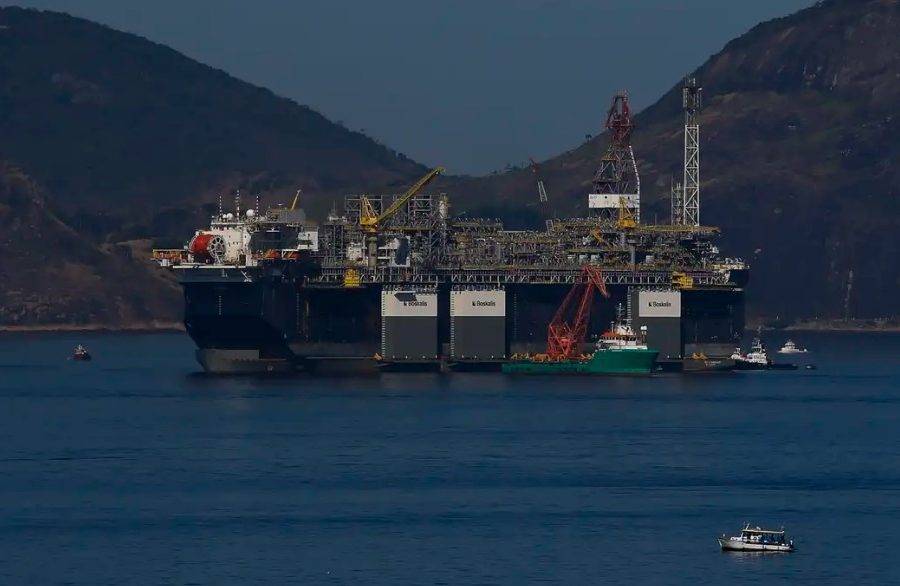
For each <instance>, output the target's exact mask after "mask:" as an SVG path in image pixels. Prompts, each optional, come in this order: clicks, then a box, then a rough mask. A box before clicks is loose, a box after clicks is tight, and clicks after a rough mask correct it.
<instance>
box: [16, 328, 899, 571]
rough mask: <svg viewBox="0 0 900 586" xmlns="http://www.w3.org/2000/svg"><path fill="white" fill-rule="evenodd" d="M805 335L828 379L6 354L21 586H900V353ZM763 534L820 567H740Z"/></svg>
mask: <svg viewBox="0 0 900 586" xmlns="http://www.w3.org/2000/svg"><path fill="white" fill-rule="evenodd" d="M797 338H798V339H799V340H800V341H801V342H803V343H805V344H807V345H808V346H810V347H811V348H812V349H813V350H814V351H815V353H814V354H812V356H811V358H812V359H813V360H814V361H815V362H816V363H817V364H818V366H819V369H818V370H815V371H801V372H768V373H747V374H735V375H730V376H729V375H726V376H709V375H707V376H693V377H682V376H674V375H673V376H658V377H653V378H581V379H573V378H509V377H505V376H503V375H499V374H480V375H479V374H460V375H453V376H439V375H430V374H410V375H403V374H389V375H382V376H381V377H370V378H324V379H323V378H317V379H314V378H308V377H298V378H293V379H275V380H259V379H252V378H232V379H227V378H211V377H206V376H202V375H198V374H196V373H197V371H198V367H197V365H196V364H195V363H194V361H193V346H192V344H191V343H190V341H189V340H188V339H187V338H186V337H185V336H183V335H178V334H158V335H6V336H0V438H2V441H0V460H2V467H3V470H2V475H0V496H2V500H0V508H2V515H0V583H3V584H23V583H32V584H52V583H75V584H120V583H153V584H156V583H177V584H185V583H209V584H229V583H230V584H246V583H253V582H266V583H275V584H277V583H307V584H348V583H356V584H524V583H531V582H544V583H559V584H601V583H610V584H615V583H618V584H625V583H633V584H653V583H666V584H695V583H705V584H767V583H770V582H784V581H791V582H798V581H801V580H802V581H803V582H815V583H817V584H847V583H848V582H851V581H852V583H854V584H889V583H898V582H900V569H898V566H900V564H898V562H897V557H896V537H895V535H896V534H897V532H898V530H900V382H898V381H900V359H898V357H900V336H896V335H802V336H797ZM782 341H783V337H782V336H779V337H778V339H777V340H775V339H773V340H771V342H772V343H773V344H775V343H780V342H782ZM77 342H84V343H86V344H87V345H88V346H89V347H90V348H91V350H92V351H93V353H94V355H95V361H94V362H92V363H87V364H85V363H74V362H71V361H67V360H66V357H67V356H68V354H69V353H70V351H71V349H72V347H73V346H74V345H75V343H77ZM744 521H752V522H754V523H759V524H763V525H775V526H780V525H782V524H784V525H785V526H786V527H787V528H788V530H789V532H790V534H791V535H792V536H793V537H794V539H795V543H797V544H798V551H797V552H796V553H794V554H791V555H771V554H770V555H763V556H760V555H741V554H724V553H721V552H720V551H719V550H718V546H717V544H716V541H715V537H716V536H717V535H719V534H721V533H722V532H729V533H730V532H733V531H735V530H736V529H738V528H739V526H740V525H741V524H742V523H743V522H744Z"/></svg>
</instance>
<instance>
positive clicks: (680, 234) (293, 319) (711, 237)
mask: <svg viewBox="0 0 900 586" xmlns="http://www.w3.org/2000/svg"><path fill="white" fill-rule="evenodd" d="M695 89H696V88H695ZM692 91H693V90H692ZM696 91H697V92H699V89H696ZM685 95H688V94H687V93H686V94H685ZM692 95H693V94H692ZM697 96H699V93H697ZM692 103H694V102H692ZM696 105H697V106H698V107H699V97H698V98H697V101H696ZM693 120H694V121H696V119H695V118H694V119H693ZM607 126H608V128H609V129H610V131H611V136H610V148H609V149H608V150H607V153H606V154H605V155H604V158H603V161H601V165H600V170H599V171H598V173H597V176H596V177H595V181H594V190H593V191H595V192H596V191H600V190H602V191H603V193H601V194H597V193H592V194H590V196H589V203H590V202H593V201H595V200H596V198H595V196H597V195H602V196H603V201H604V205H605V206H606V207H603V208H600V209H601V210H602V211H603V212H604V213H601V214H599V215H598V214H597V213H596V209H597V208H595V207H592V206H591V205H589V206H588V209H589V210H590V212H589V213H588V214H587V215H586V216H584V217H575V218H556V219H549V220H548V221H547V222H546V226H545V227H544V228H543V229H536V230H507V229H505V227H504V226H503V223H502V222H501V221H499V220H494V219H479V218H476V219H467V218H456V217H453V215H452V214H451V201H450V198H449V197H448V196H447V195H446V194H443V193H424V192H422V191H421V188H422V187H423V186H424V185H426V184H427V183H428V181H430V180H431V179H432V178H433V177H434V176H435V175H436V174H437V173H439V172H440V169H436V170H434V171H432V172H431V173H429V174H428V175H426V176H425V177H423V178H422V179H421V180H420V181H419V182H418V183H416V184H415V185H414V186H413V187H412V188H410V190H408V191H407V192H406V193H404V194H402V195H396V194H384V195H377V194H354V195H348V196H346V197H345V198H344V202H343V207H342V210H341V211H340V212H338V211H336V210H335V211H333V212H332V213H331V214H329V215H328V217H327V218H326V219H325V220H324V221H322V222H319V223H314V222H311V221H309V220H308V219H307V218H306V217H305V215H304V214H303V212H302V210H299V209H295V206H294V205H292V206H291V207H290V208H274V209H271V210H269V211H267V212H266V213H264V214H263V213H260V212H259V210H258V209H250V210H246V211H245V212H243V213H240V212H239V208H238V206H239V205H240V203H239V201H237V202H236V204H235V208H236V209H235V212H234V213H225V212H224V211H222V210H220V212H219V213H218V214H217V216H216V217H215V218H214V219H213V221H212V222H211V224H210V227H209V228H207V229H204V230H198V231H197V233H196V234H195V235H194V237H193V238H192V239H191V241H190V242H189V243H188V245H187V246H186V247H185V249H184V250H177V251H157V252H156V256H157V259H158V260H159V261H160V262H161V264H164V265H166V266H169V267H171V268H173V269H174V270H175V271H176V272H178V274H179V276H180V280H181V282H182V284H183V286H184V287H185V299H186V303H187V310H186V318H185V322H186V326H187V328H188V332H189V333H190V334H191V335H192V337H194V339H195V341H197V343H198V346H199V347H200V354H199V357H200V361H201V363H203V365H204V367H205V368H207V369H208V370H214V371H219V370H236V371H242V370H257V369H260V368H263V367H264V368H265V369H271V368H279V369H280V368H293V367H296V366H300V367H304V366H306V367H311V366H312V365H314V364H317V363H321V362H330V361H334V360H362V361H368V362H372V363H381V364H384V363H393V364H396V363H403V362H411V363H428V364H432V363H446V362H448V361H451V362H461V361H463V362H466V363H467V364H472V363H480V362H489V363H496V362H497V361H502V360H503V357H505V356H508V355H510V354H511V353H519V352H523V351H524V352H528V351H532V350H536V349H538V348H541V349H542V348H543V347H544V346H545V342H546V332H547V325H548V324H549V323H550V321H551V320H552V318H553V314H554V312H555V310H556V308H557V307H558V306H559V304H560V300H561V299H562V298H563V297H564V296H565V295H566V293H567V292H568V291H569V290H570V289H571V285H573V284H577V283H582V282H584V279H585V277H584V275H586V274H587V275H594V276H595V277H594V278H598V279H599V278H602V282H600V283H597V284H596V285H597V286H598V287H602V288H604V289H608V290H609V291H610V293H611V294H612V295H613V297H616V298H617V299H618V301H620V302H622V303H623V304H625V305H627V307H628V308H629V309H630V308H631V307H632V306H633V305H636V308H635V318H636V319H639V318H642V319H645V321H646V320H649V322H648V323H650V324H651V326H650V330H649V331H650V338H651V339H652V338H653V336H654V335H658V336H663V335H664V336H665V339H663V338H660V340H659V345H664V346H666V347H667V348H668V350H667V353H666V356H667V357H668V358H670V359H672V360H678V359H681V358H683V357H684V356H685V355H686V353H687V351H688V350H699V351H701V352H706V353H707V354H709V353H712V354H714V353H716V352H719V351H722V352H724V351H730V350H731V346H732V344H733V342H734V341H735V339H736V338H739V337H740V335H741V334H742V333H743V290H742V287H743V284H744V281H745V280H746V274H747V273H746V267H745V265H744V264H743V262H741V261H740V260H736V259H723V258H721V256H720V255H719V251H718V248H717V247H716V245H715V239H716V238H717V236H718V229H716V228H714V227H706V226H702V225H700V224H699V222H698V221H696V219H698V212H697V213H694V215H690V214H689V213H688V210H687V207H686V206H687V200H685V208H684V213H685V217H684V218H683V220H684V221H676V220H678V219H676V218H673V221H672V223H671V224H666V225H647V224H642V223H641V222H640V221H639V220H640V216H639V213H638V210H639V201H640V200H639V189H640V188H639V182H638V181H637V168H636V164H635V162H634V155H633V152H632V150H631V146H630V136H631V130H632V128H633V123H632V122H631V119H630V113H629V111H628V107H627V97H626V96H625V94H624V93H623V94H619V95H617V96H616V98H614V101H613V105H612V107H611V108H610V111H609V113H608V117H607ZM687 128H688V127H687V126H686V133H687ZM694 136H696V135H694ZM686 141H687V138H686ZM687 144H688V143H687V142H686V145H687ZM685 157H686V159H685V169H686V174H687V169H688V159H690V161H699V153H694V152H691V153H689V152H688V149H687V148H686V149H685ZM691 164H693V163H691ZM692 177H694V178H696V179H698V178H699V176H698V175H692ZM685 182H686V184H687V182H688V178H687V175H686V179H685ZM685 193H687V192H685ZM692 193H694V192H692ZM696 195H697V197H699V187H697V191H696ZM692 197H693V196H692ZM692 201H693V200H692ZM696 202H697V206H699V200H698V199H697V200H696ZM674 208H675V204H674V203H673V209H674ZM679 209H681V208H680V206H679ZM607 212H608V213H607ZM689 217H690V218H695V220H693V221H691V222H688V221H687V220H688V218H689ZM585 267H596V268H597V269H602V271H601V270H585ZM600 275H602V277H601V276H600ZM644 292H648V293H653V295H644ZM644 305H646V307H644ZM676 313H677V315H675V314H676ZM629 317H630V316H629ZM596 319H602V318H599V317H598V318H596ZM498 320H499V321H498ZM654 320H655V321H654ZM672 320H675V321H672ZM595 321H596V320H595ZM642 323H644V322H642ZM487 324H491V325H490V328H491V330H490V331H488V330H487V329H485V328H488V325H487ZM498 324H500V325H498ZM504 324H505V325H504ZM654 324H655V325H654ZM498 327H499V328H500V329H501V330H504V331H502V332H501V334H502V335H500V336H499V337H498V336H497V332H496V329H497V328H498ZM585 327H586V328H588V330H592V329H595V328H596V327H597V324H596V323H594V325H593V326H591V327H589V326H588V325H585ZM479 328H482V329H481V330H479ZM479 331H481V333H482V334H483V335H480V334H479V333H478V332H479ZM473 332H474V333H473ZM588 333H591V332H588ZM593 333H596V332H593ZM457 334H458V335H457ZM398 336H399V337H398ZM479 338H480V339H482V340H487V339H490V340H495V341H494V342H491V343H490V344H482V345H481V346H479V345H478V343H477V342H475V341H473V342H461V340H478V339H479ZM670 338H672V339H670ZM675 338H677V339H675ZM460 344H462V345H463V346H465V344H471V345H472V346H471V347H460ZM419 349H423V350H422V351H421V352H420V351H419ZM479 356H481V358H479ZM485 356H489V357H490V358H489V359H488V358H484V357H485ZM223 357H224V358H223ZM460 357H465V360H463V359H462V358H460Z"/></svg>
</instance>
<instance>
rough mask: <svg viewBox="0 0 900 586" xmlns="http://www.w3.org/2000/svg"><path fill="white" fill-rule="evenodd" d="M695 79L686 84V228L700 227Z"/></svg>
mask: <svg viewBox="0 0 900 586" xmlns="http://www.w3.org/2000/svg"><path fill="white" fill-rule="evenodd" d="M701 91H702V90H701V88H699V87H697V80H696V79H694V78H693V77H691V78H688V79H686V80H685V82H684V89H683V90H682V105H683V106H684V182H683V183H682V188H681V194H680V196H681V198H680V199H681V206H682V208H681V209H682V211H681V217H680V218H678V219H679V220H680V222H679V223H682V224H684V225H685V226H699V225H700V119H699V115H700V93H701Z"/></svg>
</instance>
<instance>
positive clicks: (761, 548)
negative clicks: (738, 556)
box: [718, 537, 794, 553]
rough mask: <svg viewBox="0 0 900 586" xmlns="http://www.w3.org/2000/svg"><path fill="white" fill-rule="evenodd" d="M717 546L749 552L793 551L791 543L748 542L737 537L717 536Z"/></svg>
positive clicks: (728, 549) (727, 549) (723, 548)
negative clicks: (724, 537)
mask: <svg viewBox="0 0 900 586" xmlns="http://www.w3.org/2000/svg"><path fill="white" fill-rule="evenodd" d="M718 542H719V547H721V548H722V551H749V552H766V553H790V552H792V551H794V546H793V545H791V544H777V543H749V542H746V541H740V540H737V539H723V538H721V537H719V538H718Z"/></svg>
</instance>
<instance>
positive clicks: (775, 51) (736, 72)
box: [457, 0, 900, 319]
mask: <svg viewBox="0 0 900 586" xmlns="http://www.w3.org/2000/svg"><path fill="white" fill-rule="evenodd" d="M898 6H900V4H898V2H897V1H896V0H831V1H827V2H821V3H819V4H816V5H814V6H812V7H809V8H807V9H804V10H801V11H799V12H797V13H795V14H792V15H789V16H786V17H782V18H779V19H775V20H772V21H768V22H765V23H760V24H759V25H757V26H755V27H753V28H752V29H751V30H750V31H748V33H746V34H745V35H742V36H741V37H738V38H737V39H734V40H732V41H730V42H729V43H727V44H726V45H725V46H724V47H723V49H722V50H721V51H719V52H718V53H716V54H715V55H713V56H711V57H710V58H709V59H708V60H707V61H706V62H705V63H704V64H702V65H701V66H699V67H698V68H697V69H695V70H694V71H693V72H692V73H691V74H689V75H690V76H691V77H696V78H697V79H698V81H699V82H700V84H701V85H703V86H704V92H705V95H704V102H705V103H704V108H703V110H702V111H701V115H700V123H701V205H702V208H701V220H702V221H703V222H704V223H709V224H713V225H718V226H721V227H722V230H723V237H722V246H723V248H724V250H725V251H726V252H728V253H730V254H733V255H741V256H744V257H745V258H747V260H749V261H750V263H751V265H752V268H753V271H752V273H753V277H752V280H751V285H750V287H749V289H748V291H749V299H750V308H751V311H752V312H753V313H754V314H756V315H767V316H770V317H776V316H780V317H782V318H789V319H794V318H798V317H815V316H832V317H836V316H840V315H843V314H844V313H845V312H848V313H850V314H852V315H860V316H863V315H867V316H879V315H893V314H896V308H895V307H894V305H893V303H892V302H891V301H890V300H889V299H890V298H891V295H892V294H896V291H897V290H898V288H900V270H898V265H897V263H896V262H895V261H893V260H892V259H895V258H896V255H898V254H900V243H898V242H900V239H898V237H897V236H896V234H897V233H898V230H900V224H898V222H900V209H898V201H897V194H898V192H900V171H898V169H897V166H896V161H897V160H898V159H900V141H898V140H897V139H896V136H898V134H897V133H898V131H900V127H898V124H900V121H898V118H897V116H896V115H895V114H894V112H893V109H892V106H893V105H895V104H896V103H898V101H900V47H898V39H900V8H898ZM635 120H636V129H635V132H634V139H633V140H634V149H635V154H636V157H637V159H638V167H639V171H640V173H641V176H642V192H643V193H642V199H643V205H642V207H643V211H642V214H643V217H644V218H645V219H647V218H650V219H652V218H654V217H655V218H656V219H657V220H658V221H663V222H665V221H667V219H668V215H669V213H668V209H669V201H668V191H669V180H670V178H672V177H674V178H675V179H676V180H679V181H680V179H681V164H682V148H683V146H682V142H681V141H682V125H683V122H682V113H681V96H680V84H679V85H676V86H674V87H673V88H672V89H671V90H669V91H668V92H667V93H666V94H664V95H663V96H662V97H661V98H660V99H659V100H657V101H656V102H655V103H654V104H652V105H651V106H649V107H648V108H646V109H644V110H643V111H641V112H640V113H638V114H637V116H636V117H635ZM823 121H827V122H828V123H827V124H823ZM604 148H605V136H603V135H599V136H596V137H594V138H592V139H591V140H589V141H587V142H585V143H583V144H582V145H580V146H579V147H577V148H575V149H572V150H570V151H567V152H566V153H563V154H561V155H559V156H557V157H554V158H551V159H549V160H547V161H544V162H542V163H540V168H541V172H542V175H543V178H544V180H545V183H546V184H547V187H548V188H549V189H550V195H551V198H552V199H553V200H554V205H555V206H556V208H557V211H558V212H560V215H565V214H566V213H575V214H578V213H580V214H584V213H585V212H586V209H585V207H586V206H585V200H586V194H587V193H588V190H589V188H590V180H591V177H592V174H593V172H594V170H595V168H596V162H597V161H599V158H600V156H601V154H602V151H603V149H604ZM457 187H458V189H459V190H460V191H461V192H463V193H465V197H463V198H461V200H460V202H459V205H460V207H462V208H463V209H466V210H467V211H470V212H471V213H473V214H476V213H478V212H479V211H480V210H479V208H478V206H477V205H474V202H478V201H483V200H484V199H485V198H486V197H489V196H490V197H492V204H491V205H490V206H481V209H487V210H488V211H490V212H491V213H492V214H494V215H507V216H512V217H514V218H516V217H518V219H519V220H520V221H523V222H524V223H526V224H527V223H531V224H533V223H534V222H535V219H536V218H537V215H538V214H537V197H536V195H535V193H536V192H535V188H534V178H533V174H532V173H531V171H530V170H528V169H520V170H515V171H513V172H510V173H506V174H503V175H497V176H491V177H486V178H474V179H467V180H463V181H461V182H460V184H459V185H458V186H457ZM523 205H525V206H526V209H527V210H528V211H527V212H526V213H522V212H518V213H516V212H515V211H513V212H512V213H511V214H510V213H509V210H514V209H516V208H521V207H523ZM851 270H853V271H854V275H855V283H854V284H853V285H852V286H851V297H850V300H849V303H845V301H846V295H847V293H846V291H847V288H848V282H849V281H850V280H851V278H850V271H851ZM810 287H811V288H813V290H814V294H812V295H810V294H809V288H810Z"/></svg>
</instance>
